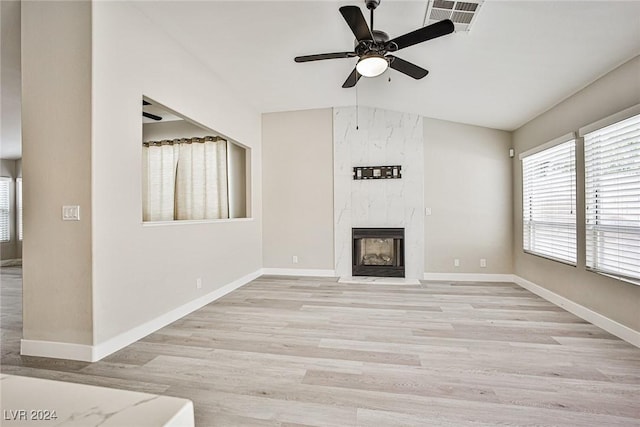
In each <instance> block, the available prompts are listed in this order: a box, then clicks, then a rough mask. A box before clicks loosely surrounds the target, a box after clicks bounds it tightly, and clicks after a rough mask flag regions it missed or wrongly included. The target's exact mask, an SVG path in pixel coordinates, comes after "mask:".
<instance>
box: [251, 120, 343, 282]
mask: <svg viewBox="0 0 640 427" xmlns="http://www.w3.org/2000/svg"><path fill="white" fill-rule="evenodd" d="M332 117H333V113H332V109H330V108H328V109H321V110H304V111H294V112H285V113H270V114H263V115H262V146H263V151H262V153H263V155H262V164H263V174H262V185H263V187H262V188H263V194H262V200H263V209H264V229H263V235H262V247H263V250H262V252H263V266H264V267H266V268H292V269H293V268H295V269H314V270H333V268H334V266H333V121H332V120H333V119H332ZM293 256H297V257H298V263H294V262H293Z"/></svg>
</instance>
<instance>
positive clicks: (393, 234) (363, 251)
mask: <svg viewBox="0 0 640 427" xmlns="http://www.w3.org/2000/svg"><path fill="white" fill-rule="evenodd" d="M352 235H353V251H352V253H353V263H352V269H351V274H352V275H353V276H376V277H404V228H353V229H352Z"/></svg>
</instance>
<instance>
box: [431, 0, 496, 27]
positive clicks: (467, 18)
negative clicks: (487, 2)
mask: <svg viewBox="0 0 640 427" xmlns="http://www.w3.org/2000/svg"><path fill="white" fill-rule="evenodd" d="M483 2H484V0H473V1H451V0H430V1H429V5H428V6H427V13H426V15H425V17H424V25H425V26H426V25H430V24H433V23H434V22H438V21H442V20H443V19H451V20H452V21H453V23H454V24H455V27H456V31H469V30H470V29H471V25H472V24H473V23H474V22H475V20H476V16H477V15H478V12H479V11H480V6H482V3H483Z"/></svg>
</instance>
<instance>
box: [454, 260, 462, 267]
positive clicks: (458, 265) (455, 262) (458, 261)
mask: <svg viewBox="0 0 640 427" xmlns="http://www.w3.org/2000/svg"><path fill="white" fill-rule="evenodd" d="M453 266H454V267H460V260H459V259H458V258H456V259H454V260H453Z"/></svg>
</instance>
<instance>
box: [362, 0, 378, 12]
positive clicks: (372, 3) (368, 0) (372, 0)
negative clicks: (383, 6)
mask: <svg viewBox="0 0 640 427" xmlns="http://www.w3.org/2000/svg"><path fill="white" fill-rule="evenodd" d="M365 4H366V5H367V9H369V10H371V9H375V8H376V7H378V5H380V0H365Z"/></svg>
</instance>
